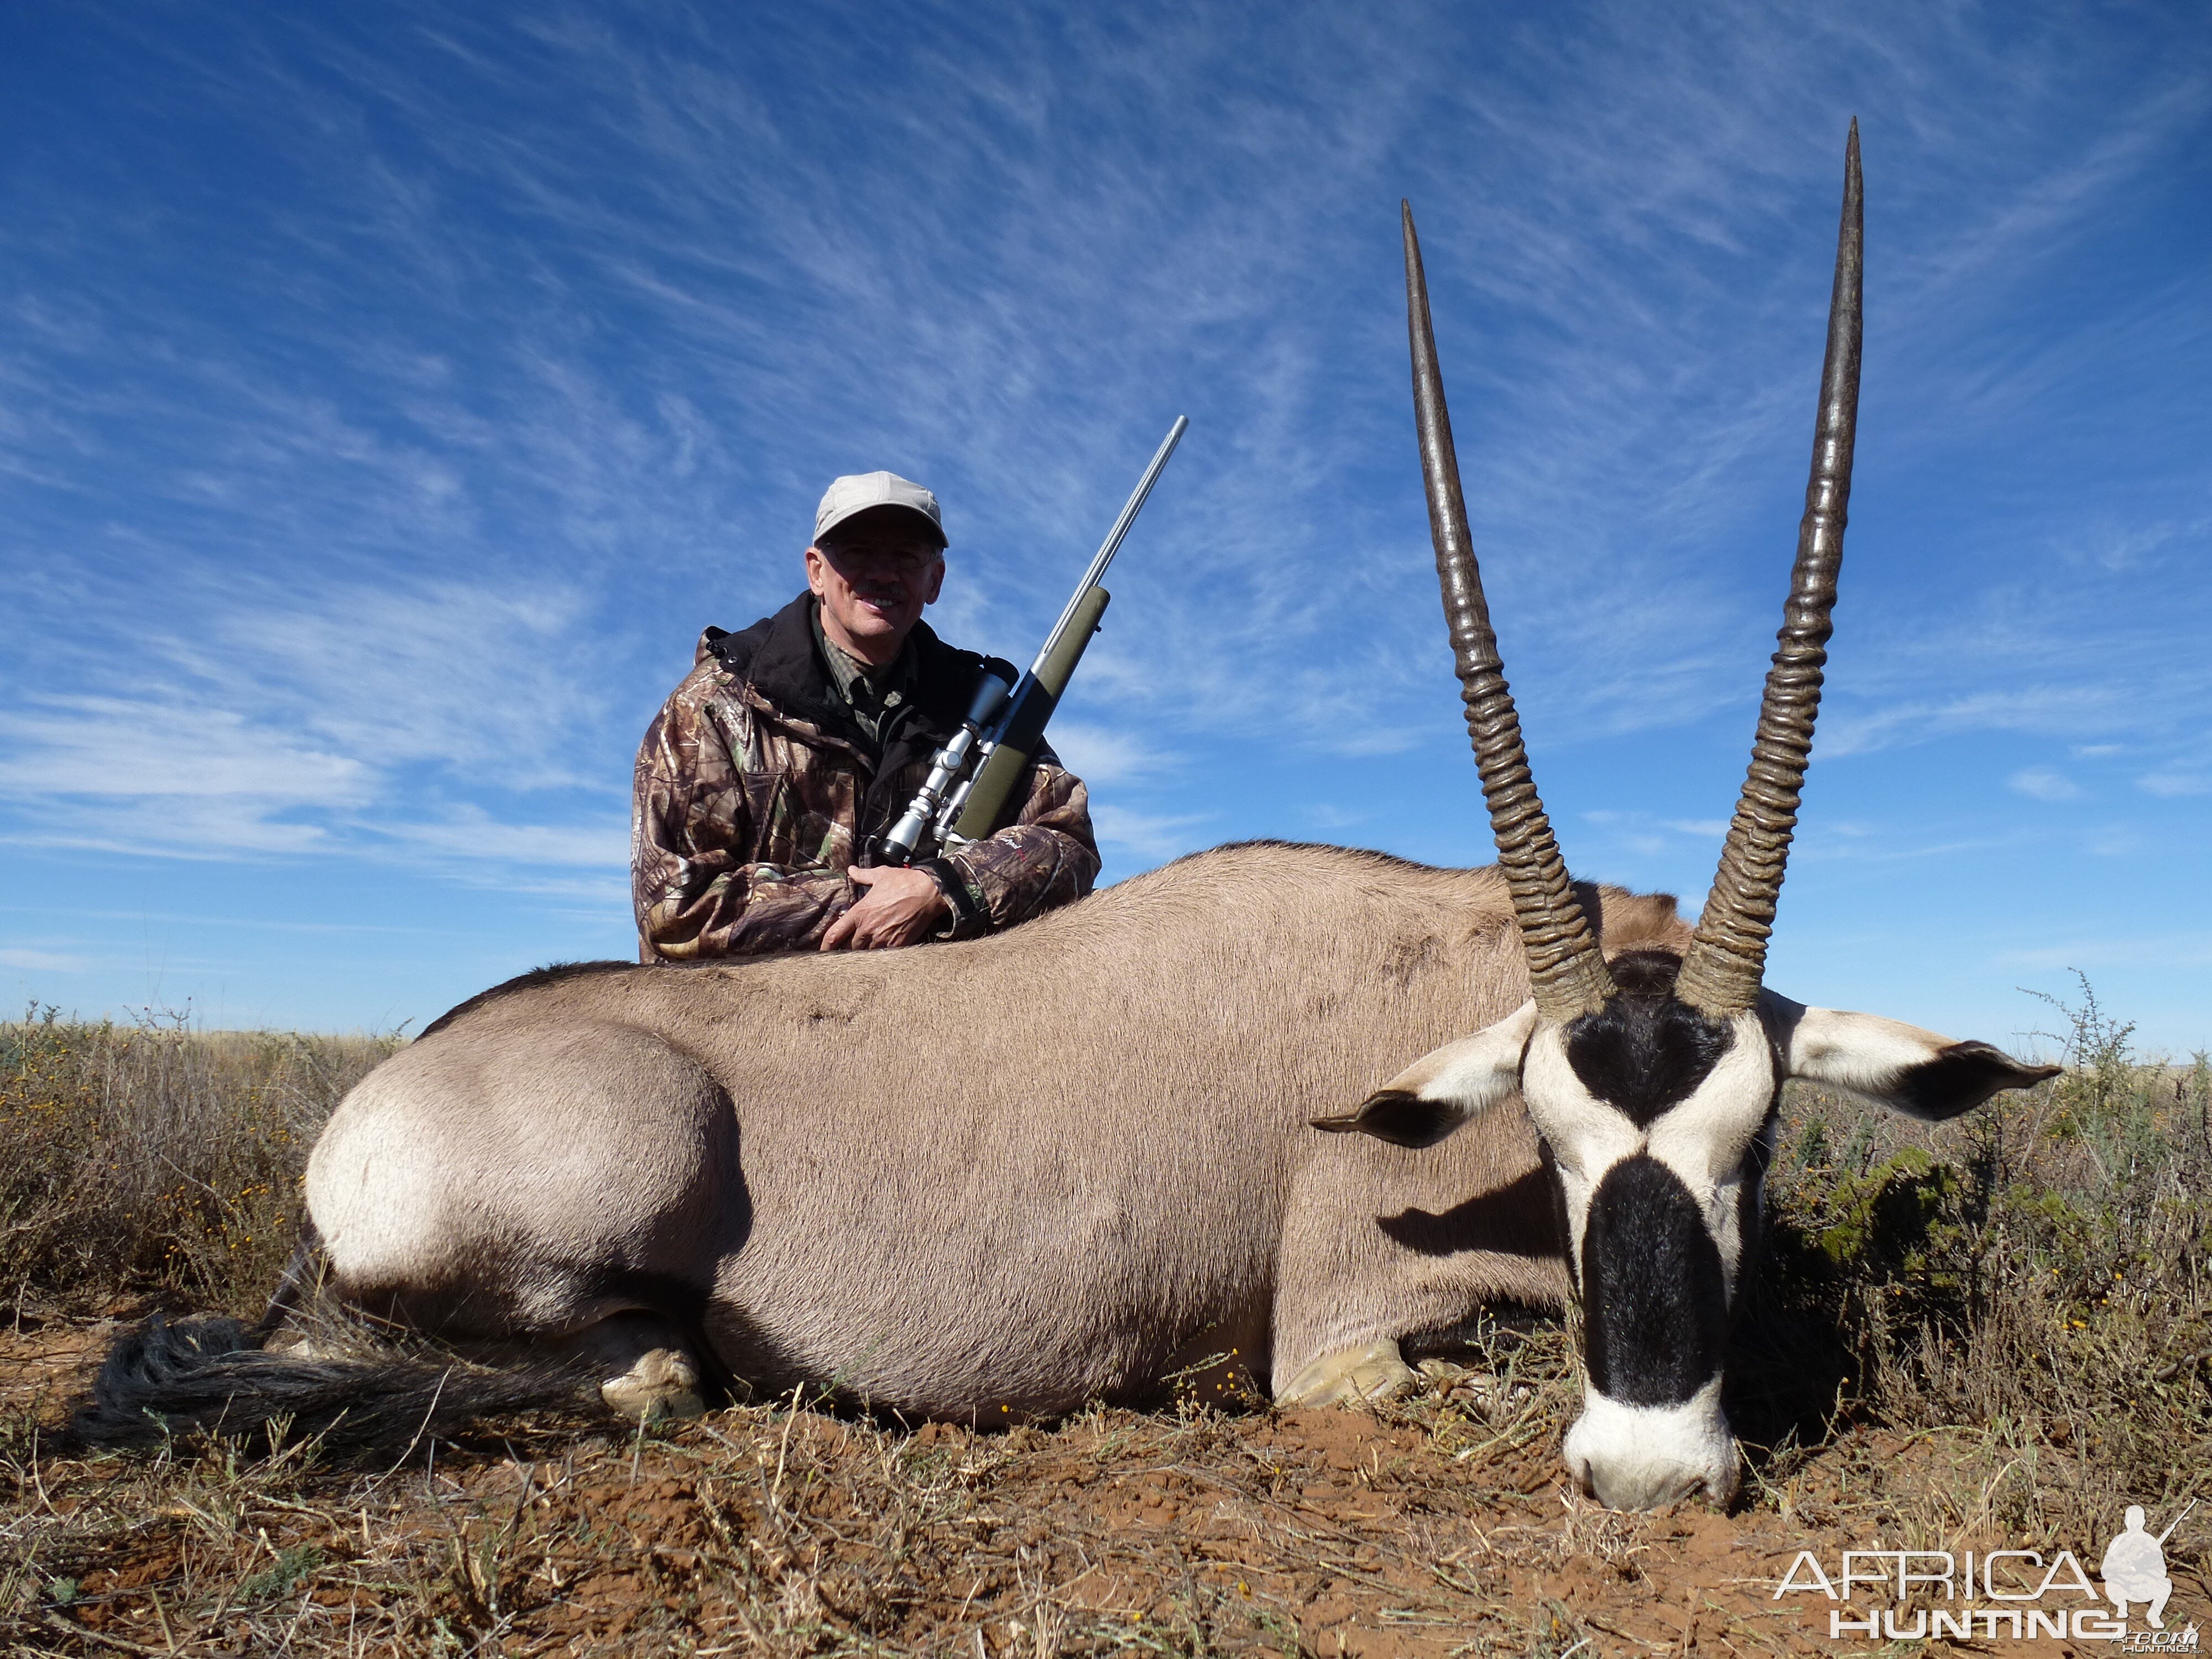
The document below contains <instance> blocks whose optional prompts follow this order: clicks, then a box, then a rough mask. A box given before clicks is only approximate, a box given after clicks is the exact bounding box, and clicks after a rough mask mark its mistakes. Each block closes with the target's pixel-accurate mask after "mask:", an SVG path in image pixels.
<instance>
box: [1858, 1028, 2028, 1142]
mask: <svg viewBox="0 0 2212 1659" xmlns="http://www.w3.org/2000/svg"><path fill="white" fill-rule="evenodd" d="M2060 1069H2061V1068H2060V1067H2058V1066H2023V1065H2021V1063H2020V1062H2019V1061H2018V1060H2015V1059H2014V1058H2013V1057H2012V1056H2011V1055H2010V1054H2006V1053H2005V1052H2004V1051H2003V1050H2002V1048H1991V1047H1990V1045H1989V1044H1988V1043H1986V1042H1954V1043H1953V1044H1952V1045H1951V1046H1950V1047H1949V1048H1946V1049H1945V1050H1943V1052H1942V1054H1938V1055H1936V1058H1935V1059H1933V1060H1923V1061H1922V1062H1921V1063H1920V1064H1919V1065H1917V1066H1911V1067H1909V1068H1908V1069H1907V1070H1906V1071H1905V1074H1904V1075H1903V1076H1902V1077H1900V1078H1899V1079H1898V1080H1897V1084H1896V1086H1895V1087H1894V1088H1893V1089H1891V1090H1890V1091H1889V1095H1890V1098H1891V1099H1893V1100H1894V1101H1895V1102H1896V1103H1897V1106H1898V1109H1899V1111H1903V1112H1909V1113H1910V1114H1911V1115H1913V1116H1914V1117H1918V1118H1926V1119H1929V1120H1930V1121H1934V1122H1937V1123H1940V1122H1942V1121H1943V1120H1944V1119H1945V1118H1948V1117H1956V1116H1958V1115H1959V1114H1960V1113H1961V1112H1970V1111H1972V1110H1973V1109H1974V1108H1975V1107H1977V1106H1978V1105H1980V1104H1981V1103H1983V1102H1984V1101H1985V1100H1987V1099H1988V1098H1989V1097H1990V1096H1991V1095H1993V1094H1995V1093H1996V1092H1997V1091H1998V1090H2000V1089H2025V1088H2027V1086H2028V1085H2030V1084H2033V1083H2040V1082H2041V1081H2042V1080H2043V1079H2045V1078H2047V1077H2057V1075H2058V1073H2059V1071H2060Z"/></svg>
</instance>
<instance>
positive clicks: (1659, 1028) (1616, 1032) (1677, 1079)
mask: <svg viewBox="0 0 2212 1659" xmlns="http://www.w3.org/2000/svg"><path fill="white" fill-rule="evenodd" d="M1608 965H1609V966H1610V968H1611V969H1612V970H1613V984H1614V986H1615V987H1617V991H1616V994H1614V995H1613V996H1612V997H1610V998H1608V999H1607V1001H1606V1004H1605V1006H1603V1007H1602V1008H1600V1009H1598V1010H1597V1011H1596V1012H1594V1013H1588V1014H1584V1015H1583V1016H1582V1017H1581V1018H1579V1019H1577V1020H1576V1021H1574V1023H1573V1024H1571V1025H1569V1026H1568V1027H1567V1041H1566V1048H1567V1064H1568V1066H1570V1067H1571V1068H1572V1069H1573V1072H1574V1074H1575V1077H1576V1079H1577V1080H1578V1081H1579V1082H1580V1083H1581V1084H1582V1085H1583V1088H1585V1089H1587V1090H1589V1091H1590V1093H1591V1094H1593V1095H1595V1096H1596V1097H1597V1098H1598V1099H1600V1100H1601V1101H1603V1102H1605V1103H1606V1104H1607V1105H1608V1106H1612V1107H1615V1108H1617V1109H1620V1111H1622V1112H1625V1113H1626V1114H1627V1115H1628V1117H1629V1119H1630V1121H1632V1122H1633V1123H1634V1124H1635V1125H1636V1127H1638V1128H1639V1129H1642V1128H1646V1127H1650V1122H1651V1120H1652V1119H1654V1118H1656V1117H1657V1116H1658V1115H1659V1114H1660V1113H1662V1112H1663V1111H1665V1110H1666V1109H1668V1107H1670V1106H1679V1105H1680V1104H1681V1103H1682V1102H1684V1101H1686V1100H1687V1099H1688V1098H1689V1097H1691V1096H1692V1095H1693V1094H1695V1093H1696V1092H1697V1089H1698V1085H1699V1084H1700V1083H1703V1082H1704V1081H1705V1079H1706V1078H1707V1077H1708V1076H1710V1075H1711V1073H1712V1069H1713V1067H1714V1066H1717V1065H1718V1064H1720V1059H1721V1056H1722V1055H1723V1054H1726V1053H1727V1052H1728V1051H1729V1044H1730V1043H1732V1042H1735V1031H1734V1030H1733V1029H1732V1028H1730V1027H1729V1026H1728V1025H1726V1024H1723V1023H1722V1022H1721V1021H1719V1020H1717V1019H1713V1018H1710V1017H1709V1016H1707V1015H1705V1014H1702V1013H1700V1012H1698V1010H1696V1009H1695V1008H1692V1007H1691V1006H1690V1005H1689V1004H1688V1003H1686V1002H1678V1001H1676V1000H1675V999H1674V975H1676V974H1677V973H1678V972H1679V971H1680V969H1681V966H1682V960H1681V958H1680V957H1677V956H1676V955H1674V952H1672V951H1628V952H1626V954H1624V955H1621V956H1619V957H1614V958H1613V961H1612V963H1609V964H1608Z"/></svg>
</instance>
